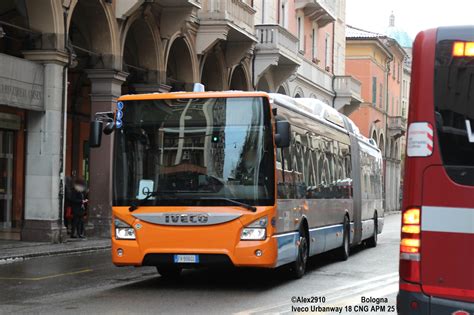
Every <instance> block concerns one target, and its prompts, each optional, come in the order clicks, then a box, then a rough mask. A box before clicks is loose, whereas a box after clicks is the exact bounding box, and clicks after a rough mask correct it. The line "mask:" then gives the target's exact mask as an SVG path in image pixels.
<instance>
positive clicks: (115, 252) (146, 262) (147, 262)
mask: <svg viewBox="0 0 474 315" xmlns="http://www.w3.org/2000/svg"><path fill="white" fill-rule="evenodd" d="M194 243H196V241H194ZM183 245H184V244H181V246H176V245H174V246H173V245H172V244H168V246H167V244H162V245H161V246H154V247H145V246H143V247H142V246H140V244H139V242H137V241H136V240H117V239H115V238H114V237H113V238H112V261H113V263H114V264H115V265H116V266H156V265H164V264H174V255H199V263H196V264H194V263H186V264H180V266H181V267H189V268H194V267H199V266H203V265H233V266H236V267H261V268H272V267H275V265H276V261H277V241H276V239H275V238H273V237H267V238H266V240H263V241H238V242H237V244H235V245H234V246H227V247H221V246H213V244H212V243H207V244H205V243H202V244H200V246H189V247H186V246H183ZM142 248H143V249H142Z"/></svg>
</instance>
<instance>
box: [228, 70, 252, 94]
mask: <svg viewBox="0 0 474 315" xmlns="http://www.w3.org/2000/svg"><path fill="white" fill-rule="evenodd" d="M248 82H249V80H248V75H247V73H246V71H245V68H244V66H243V65H242V64H239V65H237V66H236V67H234V69H233V71H232V74H231V77H230V83H229V89H231V90H240V91H248V90H249V84H248Z"/></svg>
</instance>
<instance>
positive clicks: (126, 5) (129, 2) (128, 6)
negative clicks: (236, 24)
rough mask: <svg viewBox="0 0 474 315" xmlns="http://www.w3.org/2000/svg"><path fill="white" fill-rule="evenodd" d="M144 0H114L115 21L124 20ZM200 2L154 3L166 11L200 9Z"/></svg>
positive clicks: (172, 0) (161, 0)
mask: <svg viewBox="0 0 474 315" xmlns="http://www.w3.org/2000/svg"><path fill="white" fill-rule="evenodd" d="M145 2H146V1H145V0H116V2H115V3H116V4H115V8H116V9H115V16H116V18H117V19H126V18H127V17H129V16H130V15H132V14H133V13H134V12H136V10H137V9H138V8H139V7H140V6H141V5H142V4H143V3H145ZM148 2H149V1H148ZM200 2H201V0H155V3H156V4H157V5H159V6H160V7H162V8H165V9H168V8H172V9H180V8H185V9H200V8H201V4H200Z"/></svg>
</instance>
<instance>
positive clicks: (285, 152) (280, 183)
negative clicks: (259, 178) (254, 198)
mask: <svg viewBox="0 0 474 315" xmlns="http://www.w3.org/2000/svg"><path fill="white" fill-rule="evenodd" d="M290 147H291V146H290ZM277 156H280V159H281V161H280V163H277V166H280V167H279V168H277V198H278V199H293V198H294V195H295V193H294V190H295V187H294V178H293V172H292V167H291V159H290V156H291V152H290V148H278V149H277ZM278 164H279V165H278ZM283 168H284V169H283Z"/></svg>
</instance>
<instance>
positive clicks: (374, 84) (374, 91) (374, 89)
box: [372, 77, 377, 106]
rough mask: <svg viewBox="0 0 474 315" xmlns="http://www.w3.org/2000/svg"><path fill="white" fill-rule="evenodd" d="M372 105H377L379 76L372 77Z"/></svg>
mask: <svg viewBox="0 0 474 315" xmlns="http://www.w3.org/2000/svg"><path fill="white" fill-rule="evenodd" d="M372 105H374V106H377V77H372Z"/></svg>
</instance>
